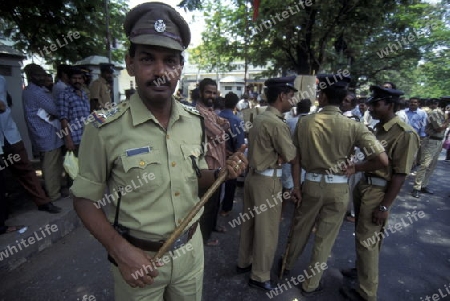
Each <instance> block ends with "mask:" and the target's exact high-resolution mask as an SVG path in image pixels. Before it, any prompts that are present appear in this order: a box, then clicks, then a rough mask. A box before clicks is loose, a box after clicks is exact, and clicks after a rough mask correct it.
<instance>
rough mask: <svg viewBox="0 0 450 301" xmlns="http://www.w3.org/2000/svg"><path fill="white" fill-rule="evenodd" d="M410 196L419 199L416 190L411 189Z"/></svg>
mask: <svg viewBox="0 0 450 301" xmlns="http://www.w3.org/2000/svg"><path fill="white" fill-rule="evenodd" d="M411 195H412V196H413V197H415V198H420V195H419V190H417V189H413V191H412V192H411Z"/></svg>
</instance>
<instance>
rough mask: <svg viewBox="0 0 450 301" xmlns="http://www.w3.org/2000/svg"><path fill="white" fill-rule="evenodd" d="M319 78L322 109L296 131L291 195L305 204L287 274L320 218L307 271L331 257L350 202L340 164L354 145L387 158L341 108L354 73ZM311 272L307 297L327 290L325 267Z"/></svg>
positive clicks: (377, 162)
mask: <svg viewBox="0 0 450 301" xmlns="http://www.w3.org/2000/svg"><path fill="white" fill-rule="evenodd" d="M318 79H319V84H318V86H319V88H320V92H319V106H320V107H321V108H322V110H321V111H320V112H318V113H315V114H312V115H308V116H304V117H303V118H302V119H300V120H299V122H298V123H297V128H296V130H295V133H294V144H295V146H296V147H297V149H298V155H297V159H298V162H295V163H294V164H292V176H293V180H294V185H295V186H294V189H293V192H292V197H293V198H294V200H298V201H300V202H301V203H300V204H299V205H298V206H297V209H296V214H295V216H294V220H293V221H292V222H293V223H294V228H293V229H294V230H293V234H292V238H291V245H290V248H289V252H288V255H287V258H286V270H287V271H286V274H289V272H290V270H291V269H292V268H293V267H294V265H295V262H296V261H297V258H298V257H299V256H300V254H301V253H302V252H303V250H304V248H305V246H306V244H307V242H308V238H309V236H310V234H311V230H312V228H313V227H314V224H315V223H317V224H316V228H317V230H316V232H315V240H314V246H313V251H312V256H311V259H310V264H309V268H307V270H310V269H311V268H314V267H317V266H323V265H324V264H325V263H326V262H327V260H328V256H329V255H330V253H331V248H332V247H333V244H334V241H335V239H336V236H337V234H338V232H339V228H340V226H341V224H342V221H343V219H344V215H345V213H346V210H347V207H348V202H349V195H348V194H349V188H348V183H347V181H348V178H347V176H346V175H344V173H343V171H342V170H341V169H342V168H343V167H344V165H345V164H346V162H347V160H349V158H350V156H351V154H352V153H353V151H354V147H355V146H357V147H359V148H361V150H363V152H364V150H366V153H365V155H366V157H367V158H369V160H370V161H371V163H372V164H373V166H375V167H380V166H386V165H387V163H388V161H387V156H386V154H385V153H384V150H383V147H382V146H381V144H380V143H379V142H378V141H377V140H376V138H375V136H374V135H373V134H372V133H371V132H370V131H369V130H368V129H367V128H366V127H365V126H364V125H363V124H362V123H360V122H357V121H354V120H351V119H349V118H347V117H345V116H343V115H342V112H341V111H340V110H339V106H340V105H341V103H342V101H343V100H344V98H345V96H346V93H347V90H346V88H347V86H348V84H349V82H350V78H348V77H345V76H344V75H343V74H337V75H323V76H319V77H318ZM300 166H301V168H303V169H305V171H306V175H305V181H304V182H303V185H302V187H299V186H298V184H295V183H300ZM367 168H368V169H370V168H371V167H370V166H369V167H367ZM358 171H363V170H358ZM309 274H312V275H311V276H312V277H309V278H308V279H306V280H305V281H304V282H303V283H302V287H301V293H302V295H304V296H314V295H317V294H319V293H321V292H322V291H323V286H322V285H321V284H320V279H321V277H322V274H323V269H318V270H317V269H315V270H314V271H311V272H309Z"/></svg>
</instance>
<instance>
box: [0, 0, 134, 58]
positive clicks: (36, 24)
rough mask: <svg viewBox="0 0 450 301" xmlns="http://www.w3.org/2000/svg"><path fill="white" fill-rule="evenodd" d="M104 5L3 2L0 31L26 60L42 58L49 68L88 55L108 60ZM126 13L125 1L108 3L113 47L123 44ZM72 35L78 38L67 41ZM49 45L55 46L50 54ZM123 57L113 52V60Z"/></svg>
mask: <svg viewBox="0 0 450 301" xmlns="http://www.w3.org/2000/svg"><path fill="white" fill-rule="evenodd" d="M104 1H106V0H52V1H44V0H35V1H31V0H4V1H2V5H1V6H0V20H1V21H0V29H3V32H4V33H5V36H6V37H9V38H10V39H11V40H12V41H14V42H16V44H15V47H16V48H17V49H19V50H21V51H23V52H24V53H26V55H27V56H28V57H32V56H33V55H41V54H42V56H43V58H44V59H45V60H46V62H47V63H49V64H57V63H60V62H69V63H73V62H75V61H78V60H80V59H82V58H84V57H86V56H90V55H104V56H107V45H106V44H107V43H106V25H105V20H106V16H105V2H104ZM127 9H128V5H127V4H126V2H125V1H124V0H112V1H110V3H109V12H110V26H109V27H110V31H111V36H112V37H113V42H114V44H116V45H118V44H120V43H122V42H123V41H125V35H124V33H123V30H122V24H123V20H124V18H125V13H126V11H127ZM75 32H78V33H79V38H72V39H71V38H69V35H70V33H71V34H72V36H73V35H74V33H75ZM52 44H56V46H57V49H56V50H54V51H50V47H51V45H52ZM44 47H47V51H49V52H50V53H47V51H45V50H44ZM53 49H55V48H53ZM123 55H124V50H120V49H114V50H113V54H112V58H113V60H123Z"/></svg>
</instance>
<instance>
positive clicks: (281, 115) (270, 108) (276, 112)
mask: <svg viewBox="0 0 450 301" xmlns="http://www.w3.org/2000/svg"><path fill="white" fill-rule="evenodd" d="M266 111H268V112H272V113H273V114H275V115H276V116H277V117H278V118H281V119H282V120H284V115H283V114H282V113H281V112H280V111H278V110H277V109H276V108H274V107H272V106H268V107H267V109H266Z"/></svg>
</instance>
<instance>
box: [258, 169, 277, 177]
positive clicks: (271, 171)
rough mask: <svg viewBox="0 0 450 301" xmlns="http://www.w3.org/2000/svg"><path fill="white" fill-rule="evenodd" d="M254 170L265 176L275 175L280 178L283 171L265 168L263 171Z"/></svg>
mask: <svg viewBox="0 0 450 301" xmlns="http://www.w3.org/2000/svg"><path fill="white" fill-rule="evenodd" d="M255 172H256V173H257V174H260V175H262V176H266V177H273V176H274V175H275V176H276V177H277V178H281V175H282V173H283V171H282V170H281V169H266V170H263V171H257V170H256V169H255Z"/></svg>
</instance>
